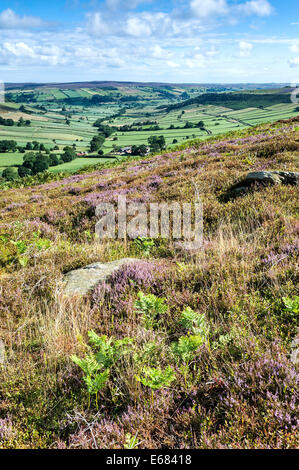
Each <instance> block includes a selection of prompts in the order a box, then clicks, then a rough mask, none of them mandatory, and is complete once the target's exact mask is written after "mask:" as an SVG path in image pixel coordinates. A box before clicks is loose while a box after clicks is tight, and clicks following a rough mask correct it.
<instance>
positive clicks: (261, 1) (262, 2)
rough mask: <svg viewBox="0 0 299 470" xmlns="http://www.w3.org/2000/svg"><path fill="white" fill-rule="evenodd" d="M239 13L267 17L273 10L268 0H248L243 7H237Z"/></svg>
mask: <svg viewBox="0 0 299 470" xmlns="http://www.w3.org/2000/svg"><path fill="white" fill-rule="evenodd" d="M239 9H240V11H242V12H244V13H245V14H246V15H257V16H269V15H271V14H272V13H273V11H274V9H273V7H272V5H271V4H270V3H269V2H268V0H250V1H248V2H246V3H244V5H239Z"/></svg>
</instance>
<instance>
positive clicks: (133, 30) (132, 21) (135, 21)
mask: <svg viewBox="0 0 299 470" xmlns="http://www.w3.org/2000/svg"><path fill="white" fill-rule="evenodd" d="M125 32H126V33H127V34H129V35H130V36H136V37H139V36H150V35H151V34H152V28H151V26H150V24H149V23H148V22H146V21H145V20H143V19H142V18H139V17H138V16H132V17H131V18H129V19H128V21H127V26H126V28H125Z"/></svg>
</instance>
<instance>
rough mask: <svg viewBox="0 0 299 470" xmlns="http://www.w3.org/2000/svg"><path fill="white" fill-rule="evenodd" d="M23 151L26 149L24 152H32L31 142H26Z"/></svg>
mask: <svg viewBox="0 0 299 470" xmlns="http://www.w3.org/2000/svg"><path fill="white" fill-rule="evenodd" d="M25 149H26V150H33V146H32V143H31V142H27V144H26V147H25Z"/></svg>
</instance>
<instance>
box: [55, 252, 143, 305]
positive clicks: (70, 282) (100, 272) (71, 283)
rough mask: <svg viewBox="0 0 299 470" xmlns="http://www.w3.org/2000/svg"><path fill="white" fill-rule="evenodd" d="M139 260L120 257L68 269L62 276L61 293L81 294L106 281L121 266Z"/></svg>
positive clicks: (67, 294) (69, 294)
mask: <svg viewBox="0 0 299 470" xmlns="http://www.w3.org/2000/svg"><path fill="white" fill-rule="evenodd" d="M137 261H140V260H138V259H135V258H122V259H120V260H116V261H110V262H108V263H93V264H89V265H88V266H85V267H84V268H80V269H76V270H74V271H70V272H69V273H67V274H66V275H65V276H64V285H63V293H64V294H65V295H66V296H82V295H86V294H88V293H89V292H91V291H92V290H93V289H95V288H96V287H97V286H98V285H99V284H101V283H106V282H108V281H109V278H110V277H111V276H112V275H113V274H114V273H115V272H116V271H118V270H119V269H120V268H121V267H122V266H124V265H126V264H129V263H136V262H137Z"/></svg>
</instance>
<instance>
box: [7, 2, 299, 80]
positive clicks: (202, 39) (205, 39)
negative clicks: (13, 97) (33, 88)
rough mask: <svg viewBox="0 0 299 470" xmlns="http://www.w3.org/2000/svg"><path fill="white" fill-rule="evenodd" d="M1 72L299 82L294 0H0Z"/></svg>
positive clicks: (11, 75) (298, 12) (42, 76)
mask: <svg viewBox="0 0 299 470" xmlns="http://www.w3.org/2000/svg"><path fill="white" fill-rule="evenodd" d="M0 80H3V81H6V82H27V81H34V82H55V81H82V80H132V81H163V82H189V83H203V82H214V83H221V82H222V83H223V82H226V83H228V82H243V83H244V82H255V83H257V82H260V83H261V82H287V83H299V3H298V0H283V1H282V0H167V1H166V0H159V1H156V0H51V1H41V0H22V1H17V0H16V1H14V0H9V1H7V0H0Z"/></svg>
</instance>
